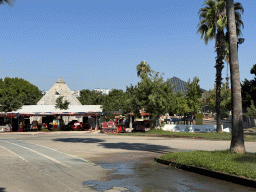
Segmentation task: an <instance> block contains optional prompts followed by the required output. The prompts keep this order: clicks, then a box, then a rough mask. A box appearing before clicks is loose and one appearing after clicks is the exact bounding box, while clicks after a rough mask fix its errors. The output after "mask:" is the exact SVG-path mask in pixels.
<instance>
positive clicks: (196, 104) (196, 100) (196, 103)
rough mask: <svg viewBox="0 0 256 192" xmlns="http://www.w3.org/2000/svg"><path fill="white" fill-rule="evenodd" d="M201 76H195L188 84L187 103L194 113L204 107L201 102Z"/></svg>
mask: <svg viewBox="0 0 256 192" xmlns="http://www.w3.org/2000/svg"><path fill="white" fill-rule="evenodd" d="M199 81H200V80H199V78H198V77H194V78H193V81H192V82H191V81H190V79H189V80H188V82H187V84H186V89H187V92H186V97H185V99H186V101H187V105H188V107H189V111H190V112H191V113H192V114H193V113H196V112H198V111H200V110H201V109H202V106H203V105H202V102H201V97H202V93H203V91H202V89H200V86H199V84H198V83H199Z"/></svg>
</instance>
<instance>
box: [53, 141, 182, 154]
mask: <svg viewBox="0 0 256 192" xmlns="http://www.w3.org/2000/svg"><path fill="white" fill-rule="evenodd" d="M53 141H60V142H68V143H98V144H99V146H102V147H104V148H108V149H124V150H131V151H133V150H136V151H148V152H154V153H168V152H173V151H180V150H178V149H174V148H170V147H167V146H162V145H152V144H145V143H125V142H119V143H104V141H105V140H103V139H94V138H57V139H53Z"/></svg>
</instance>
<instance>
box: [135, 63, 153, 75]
mask: <svg viewBox="0 0 256 192" xmlns="http://www.w3.org/2000/svg"><path fill="white" fill-rule="evenodd" d="M150 71H151V69H150V66H149V64H147V62H145V61H141V62H140V64H139V65H137V76H138V77H141V78H143V77H144V76H147V74H148V73H150Z"/></svg>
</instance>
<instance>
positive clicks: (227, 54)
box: [224, 41, 229, 90]
mask: <svg viewBox="0 0 256 192" xmlns="http://www.w3.org/2000/svg"><path fill="white" fill-rule="evenodd" d="M224 57H225V62H226V63H227V77H226V90H228V89H229V77H228V64H229V44H228V41H227V42H226V43H225V56H224Z"/></svg>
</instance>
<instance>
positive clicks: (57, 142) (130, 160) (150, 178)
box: [0, 132, 256, 192]
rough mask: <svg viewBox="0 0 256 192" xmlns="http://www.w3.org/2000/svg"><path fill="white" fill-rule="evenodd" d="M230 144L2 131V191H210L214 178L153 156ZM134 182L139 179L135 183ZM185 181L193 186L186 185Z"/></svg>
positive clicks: (252, 147) (250, 147)
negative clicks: (166, 164) (167, 164)
mask: <svg viewBox="0 0 256 192" xmlns="http://www.w3.org/2000/svg"><path fill="white" fill-rule="evenodd" d="M229 145H230V141H209V140H208V141H207V140H194V139H178V138H162V137H161V138H157V137H137V136H136V137H130V136H113V135H105V134H100V133H97V132H93V133H88V132H54V133H8V134H5V133H4V134H0V173H1V174H0V192H9V191H10V192H12V191H13V192H14V191H15V192H16V191H17V192H18V191H26V192H30V191H31V192H35V191H36V192H37V191H42V192H43V191H109V192H111V191H211V190H208V189H210V188H211V187H213V186H214V187H216V183H219V181H218V180H212V179H210V180H209V179H207V178H206V177H199V176H197V177H196V178H197V179H196V180H195V176H194V175H191V174H190V173H185V172H182V171H177V170H168V168H166V167H164V168H163V167H159V166H160V165H157V164H154V163H153V158H154V157H158V156H160V155H161V154H163V153H166V152H172V151H183V150H185V151H186V150H221V149H227V148H229ZM245 146H246V150H247V151H250V152H256V143H254V142H247V143H246V144H245ZM145 167H146V168H145ZM117 170H118V171H117ZM152 172H155V174H153V175H152ZM163 173H166V174H167V175H168V174H169V175H168V177H167V176H166V177H163V178H162V174H163ZM173 174H175V175H180V176H179V177H176V176H175V177H173V176H172V177H173V179H172V182H170V180H169V178H170V177H171V175H173ZM159 178H161V179H160V180H159ZM178 178H179V179H178ZM181 178H183V179H184V178H186V179H185V180H186V182H185V183H184V182H183V184H182V183H181V184H179V185H177V183H179V181H180V180H181ZM188 178H190V179H188ZM166 179H167V180H166ZM164 180H166V183H165V182H164ZM117 181H118V182H117ZM137 181H140V182H138V183H137V184H136V185H135V184H134V183H136V182H137ZM156 181H158V182H156ZM160 181H161V182H164V183H165V184H163V185H165V186H166V187H164V188H161V190H160V187H159V186H158V185H157V184H154V185H153V184H152V183H154V182H156V183H161V182H160ZM182 181H183V180H182ZM143 182H144V184H143V186H142V183H143ZM127 183H128V184H127ZM129 183H130V184H129ZM193 183H194V184H195V185H193ZM188 184H189V186H190V185H191V186H190V187H187V185H188ZM169 185H170V186H169ZM145 186H149V188H146V189H145V188H144V187H145ZM150 186H151V187H150ZM185 186H186V187H185ZM184 187H185V188H184ZM219 188H220V189H225V191H236V190H237V191H241V190H242V191H246V190H249V189H247V188H243V187H241V186H238V185H230V184H228V183H227V184H226V183H225V182H224V183H223V182H221V183H219ZM156 189H159V190H156ZM192 189H193V190H192Z"/></svg>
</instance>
